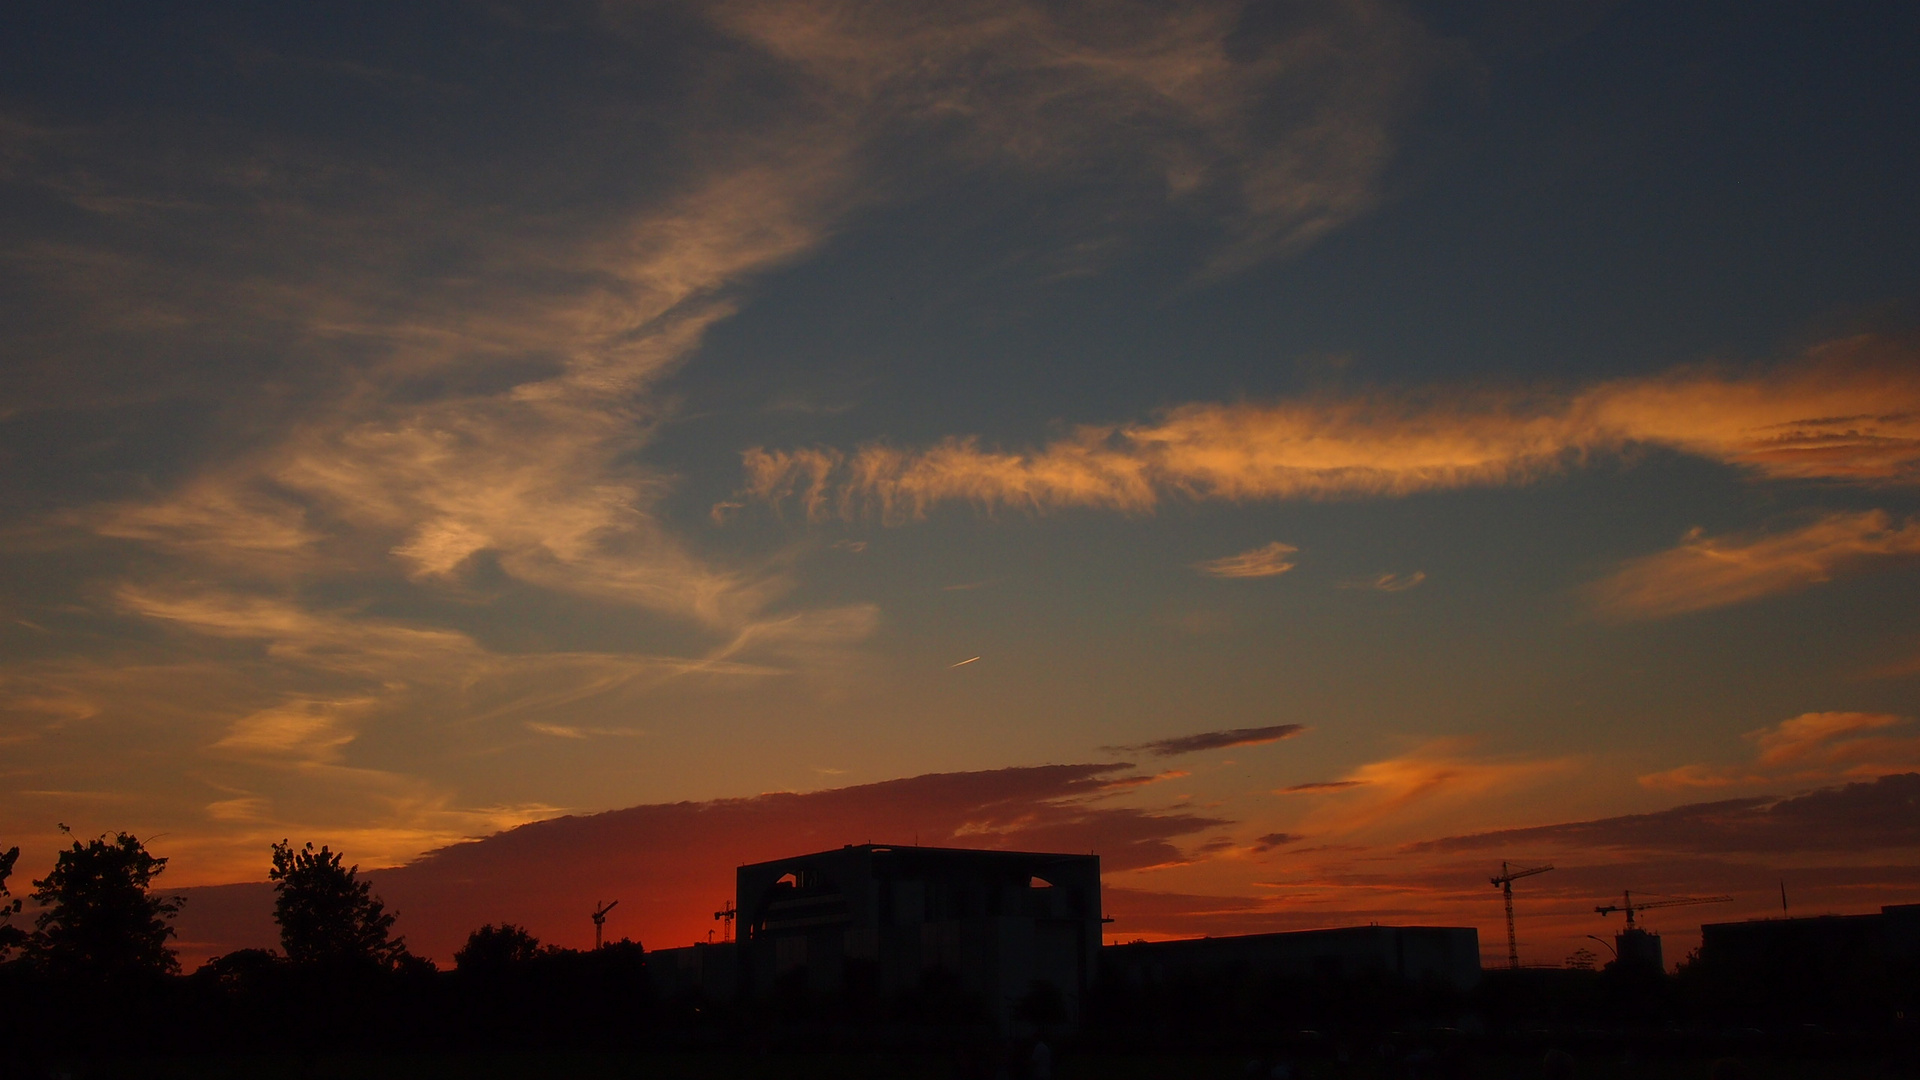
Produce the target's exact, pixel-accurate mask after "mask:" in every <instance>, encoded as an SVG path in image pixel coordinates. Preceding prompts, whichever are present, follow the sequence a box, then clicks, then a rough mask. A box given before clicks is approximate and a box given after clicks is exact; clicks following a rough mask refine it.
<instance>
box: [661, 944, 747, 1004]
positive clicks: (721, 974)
mask: <svg viewBox="0 0 1920 1080" xmlns="http://www.w3.org/2000/svg"><path fill="white" fill-rule="evenodd" d="M647 979H648V981H649V982H650V983H651V984H652V987H653V992H654V994H655V995H656V996H659V997H664V998H706V999H708V1000H710V1001H731V1000H733V998H734V997H735V996H736V995H737V994H738V993H739V992H740V955H739V948H738V947H737V946H736V945H734V944H733V943H732V942H730V941H727V942H701V943H700V944H697V945H686V946H682V947H681V948H678V949H655V950H653V951H652V952H650V953H648V954H647Z"/></svg>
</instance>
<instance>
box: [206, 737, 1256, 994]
mask: <svg viewBox="0 0 1920 1080" xmlns="http://www.w3.org/2000/svg"><path fill="white" fill-rule="evenodd" d="M1127 775H1128V766H1126V765H1120V764H1086V765H1047V766H1039V767H1031V768H1007V769H993V770H987V771H982V772H964V773H933V774H929V775H925V776H915V777H909V778H906V779H901V780H888V781H884V782H881V783H875V784H861V785H857V786H854V787H845V788H836V789H831V790H827V791H813V792H805V793H796V792H772V793H768V794H765V795H755V796H752V797H748V798H736V799H714V800H710V801H703V802H678V803H660V804H653V805H646V806H634V807H629V808H627V809H624V810H611V811H608V812H606V813H602V814H593V815H590V816H577V817H576V816H569V817H561V818H554V819H551V820H548V821H541V822H535V823H533V824H530V825H524V826H521V827H519V828H516V829H511V830H508V831H506V832H501V833H496V834H495V835H492V836H489V837H486V838H485V839H482V840H476V841H472V842H469V843H463V844H455V845H453V846H451V847H447V848H442V849H440V850H437V851H433V852H430V853H428V854H427V855H425V856H423V857H421V858H419V859H417V860H415V861H413V862H411V863H409V864H407V865H405V866H400V867H396V868H393V869H390V870H380V871H377V872H375V873H374V874H372V875H371V877H372V880H373V881H374V885H375V889H376V890H377V891H378V892H379V893H380V895H381V896H382V897H383V898H384V899H385V900H387V901H388V903H389V905H390V906H391V907H393V908H394V909H395V910H397V911H398V912H399V914H400V923H399V929H400V930H401V931H402V932H404V933H405V934H406V935H407V941H408V944H409V946H410V947H412V948H414V949H415V951H417V952H419V953H421V954H422V955H426V956H432V957H436V958H438V959H440V960H442V961H445V960H447V959H448V958H449V957H450V956H451V955H452V953H453V952H454V950H455V949H457V948H459V946H460V945H461V943H462V942H463V941H465V939H466V935H467V932H468V931H470V930H472V929H473V928H475V927H477V926H479V925H481V924H482V923H486V922H501V921H507V922H514V923H519V924H521V925H524V926H527V927H529V928H531V929H532V930H533V931H534V932H535V933H536V934H538V935H539V936H540V937H542V938H543V939H546V940H550V941H559V942H562V943H572V944H578V943H580V941H581V940H583V932H582V930H581V923H582V922H583V920H582V919H581V917H580V910H579V909H580V898H581V897H583V896H600V897H605V898H619V899H620V900H621V901H622V907H621V911H622V912H623V913H624V914H625V917H626V918H628V919H629V920H631V921H629V922H627V923H626V924H624V925H618V924H616V925H612V926H610V927H609V929H611V930H613V931H614V932H615V933H616V934H636V935H642V940H643V941H645V943H646V944H648V945H650V946H658V945H662V944H680V943H683V942H686V941H691V940H694V939H695V938H696V937H698V936H700V935H702V934H703V933H704V931H705V929H706V928H707V927H708V926H710V925H712V924H711V922H710V920H708V918H707V913H709V912H711V911H712V910H713V909H714V908H716V907H718V906H719V904H720V901H721V900H723V899H725V898H726V897H727V896H728V895H729V893H730V892H731V891H732V881H733V868H734V867H736V866H738V865H740V864H742V863H747V862H756V861H759V860H763V859H773V858H780V857H782V856H786V855H794V854H799V853H802V852H807V851H819V850H823V849H827V848H836V847H839V846H841V845H842V844H858V843H866V842H869V841H871V842H874V843H895V844H901V843H920V844H926V845H929V846H942V847H966V848H1013V849H1019V850H1026V851H1072V852H1081V851H1091V852H1097V853H1098V854H1099V855H1100V857H1101V868H1102V869H1103V870H1106V871H1116V870H1130V869H1138V868H1140V867H1143V866H1157V865H1164V864H1170V863H1178V862H1181V861H1184V860H1185V858H1186V856H1184V855H1182V853H1181V852H1180V849H1179V848H1178V847H1176V846H1175V843H1174V842H1175V841H1176V840H1179V839H1182V838H1184V837H1189V836H1192V835H1194V834H1195V833H1200V832H1203V831H1206V830H1210V829H1218V828H1220V827H1222V826H1226V825H1231V824H1233V823H1232V822H1230V821H1227V820H1225V819H1223V818H1219V817H1215V816H1212V815H1208V814H1202V813H1195V812H1192V811H1189V810H1183V809H1178V808H1175V809H1168V810H1143V809H1139V808H1136V807H1125V806H1113V805H1107V804H1105V802H1104V801H1103V800H1104V797H1105V796H1107V795H1110V794H1112V793H1113V792H1114V790H1115V788H1116V786H1117V785H1119V784H1120V782H1122V781H1124V780H1126V779H1127ZM1203 850H1213V849H1212V848H1211V847H1210V846H1209V845H1203ZM348 854H349V858H351V857H352V853H351V852H349V853H348ZM182 891H183V893H184V894H185V895H186V896H187V897H188V900H189V902H188V905H187V908H186V910H185V912H184V913H183V914H182V915H181V917H180V920H179V923H178V925H179V929H180V938H181V948H182V950H183V952H185V953H187V955H188V957H189V959H198V958H203V957H206V956H211V955H217V954H219V953H221V952H225V951H228V950H231V949H236V948H245V947H249V946H266V945H270V944H271V943H272V941H273V934H272V927H271V922H270V920H269V918H268V912H269V910H270V908H271V903H272V901H271V891H270V888H269V886H267V885H266V884H264V883H262V884H256V885H232V886H216V887H212V888H205V889H186V890H182Z"/></svg>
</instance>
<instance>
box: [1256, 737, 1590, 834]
mask: <svg viewBox="0 0 1920 1080" xmlns="http://www.w3.org/2000/svg"><path fill="white" fill-rule="evenodd" d="M1464 749H1465V748H1464V747H1463V746H1462V745H1461V744H1460V743H1458V742H1457V741H1451V740H1437V741H1434V742H1431V743H1427V744H1426V745H1423V746H1420V747H1417V748H1415V749H1413V750H1411V751H1409V752H1407V753H1405V754H1401V755H1399V756H1397V757H1391V758H1387V759H1385V760H1383V761H1374V762H1369V763H1367V764H1365V765H1362V766H1360V767H1359V768H1357V769H1354V770H1353V771H1352V772H1350V773H1348V774H1347V775H1346V776H1343V777H1340V778H1339V779H1336V780H1330V781H1320V782H1317V783H1310V784H1295V785H1293V786H1291V787H1287V788H1282V789H1280V790H1279V791H1277V792H1275V794H1279V795H1312V796H1323V797H1324V799H1325V801H1324V802H1322V803H1321V804H1320V805H1319V806H1318V807H1317V809H1315V811H1314V812H1313V813H1312V814H1310V815H1309V816H1308V818H1307V819H1306V821H1305V822H1304V823H1303V825H1302V828H1304V829H1305V830H1306V831H1307V832H1310V833H1312V834H1313V835H1315V836H1334V835H1345V834H1352V833H1357V832H1362V831H1364V830H1367V829H1370V828H1372V827H1374V826H1376V825H1380V824H1383V823H1386V822H1388V821H1390V820H1392V819H1396V818H1402V817H1404V816H1405V815H1406V814H1407V813H1408V812H1410V811H1412V810H1414V809H1415V808H1416V807H1418V808H1421V810H1422V812H1423V813H1425V814H1428V815H1431V814H1432V813H1434V812H1435V811H1436V809H1439V808H1441V807H1451V806H1457V805H1459V804H1461V803H1467V802H1472V801H1474V800H1477V799H1482V798H1486V797H1489V796H1494V795H1498V794H1504V793H1506V792H1510V791H1513V790H1515V789H1517V788H1521V787H1524V786H1526V785H1528V784H1532V783H1536V782H1538V781H1540V780H1543V779H1545V778H1546V777H1549V776H1552V775H1554V774H1556V773H1561V772H1564V771H1565V770H1566V769H1568V768H1569V767H1570V766H1571V762H1569V761H1567V760H1564V759H1553V760H1534V759H1497V758H1475V757H1470V756H1468V755H1467V754H1466V753H1464V752H1463V751H1464Z"/></svg>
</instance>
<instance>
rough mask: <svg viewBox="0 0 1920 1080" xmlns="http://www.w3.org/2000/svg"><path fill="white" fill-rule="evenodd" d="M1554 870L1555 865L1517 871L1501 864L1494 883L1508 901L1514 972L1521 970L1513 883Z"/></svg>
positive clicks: (1510, 959)
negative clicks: (1514, 931) (1514, 925)
mask: <svg viewBox="0 0 1920 1080" xmlns="http://www.w3.org/2000/svg"><path fill="white" fill-rule="evenodd" d="M1551 869H1553V864H1552V863H1548V864H1547V865H1545V866H1535V867H1531V868H1529V869H1526V870H1515V869H1513V868H1512V867H1510V866H1508V865H1507V864H1506V863H1501V864H1500V876H1499V877H1497V878H1494V879H1493V883H1494V884H1495V885H1498V886H1499V887H1500V893H1501V895H1502V896H1504V897H1505V898H1506V901H1507V966H1508V967H1510V968H1513V969H1514V970H1516V971H1517V970H1519V968H1520V939H1519V938H1517V937H1515V936H1514V933H1513V883H1514V882H1516V881H1519V880H1520V879H1521V878H1523V877H1532V876H1533V875H1535V874H1544V873H1546V872H1547V871H1549V870H1551Z"/></svg>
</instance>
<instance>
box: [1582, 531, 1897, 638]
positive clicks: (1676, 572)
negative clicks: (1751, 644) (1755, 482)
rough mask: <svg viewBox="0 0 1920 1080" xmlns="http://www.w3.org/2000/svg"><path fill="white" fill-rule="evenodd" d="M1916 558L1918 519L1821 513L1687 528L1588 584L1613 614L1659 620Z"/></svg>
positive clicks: (1603, 608) (1607, 612)
mask: <svg viewBox="0 0 1920 1080" xmlns="http://www.w3.org/2000/svg"><path fill="white" fill-rule="evenodd" d="M1915 557H1920V521H1913V520H1909V521H1907V522H1905V523H1904V524H1902V523H1896V522H1895V521H1894V519H1893V517H1892V516H1891V515H1889V514H1888V513H1887V512H1886V511H1884V510H1864V511H1859V512H1852V513H1836V514H1828V515H1826V516H1825V517H1822V518H1820V519H1819V520H1817V521H1814V522H1811V523H1809V524H1807V525H1803V526H1801V527H1799V528H1797V529H1791V530H1788V531H1785V532H1774V533H1746V534H1740V535H1735V536H1729V537H1713V536H1708V535H1707V534H1706V532H1705V530H1702V529H1694V530H1693V531H1692V532H1689V533H1688V534H1687V535H1686V537H1685V538H1684V539H1682V540H1681V542H1680V545H1679V546H1678V547H1675V548H1672V549H1669V550H1667V551H1663V552H1660V553H1658V554H1655V555H1647V556H1644V557H1642V558H1639V559H1635V560H1633V561H1631V562H1629V563H1627V564H1626V565H1625V566H1623V567H1621V568H1620V570H1619V571H1617V572H1616V573H1614V574H1613V575H1612V576H1611V577H1607V578H1604V579H1602V580H1600V581H1598V582H1595V583H1594V584H1593V585H1591V586H1589V588H1588V595H1589V597H1590V598H1591V600H1592V602H1593V605H1594V607H1595V608H1596V609H1597V610H1598V611H1599V612H1600V613H1602V614H1603V615H1607V616H1611V617H1614V618H1622V619H1634V618H1648V619H1651V618H1664V617H1670V616H1674V615H1684V614H1687V613H1689V612H1694V611H1706V610H1710V609H1712V608H1717V607H1726V606H1728V605H1730V604H1740V603H1746V602H1748V601H1751V600H1758V599H1760V598H1761V597H1765V596H1771V595H1775V594H1778V593H1784V592H1795V591H1798V590H1800V589H1804V588H1807V587H1808V586H1810V585H1817V584H1819V583H1821V582H1825V581H1831V580H1833V579H1834V578H1835V577H1838V576H1840V575H1843V574H1846V573H1851V572H1857V571H1860V570H1863V569H1866V568H1868V567H1870V566H1872V565H1874V564H1875V563H1883V562H1887V561H1890V560H1895V559H1913V558H1915Z"/></svg>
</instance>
